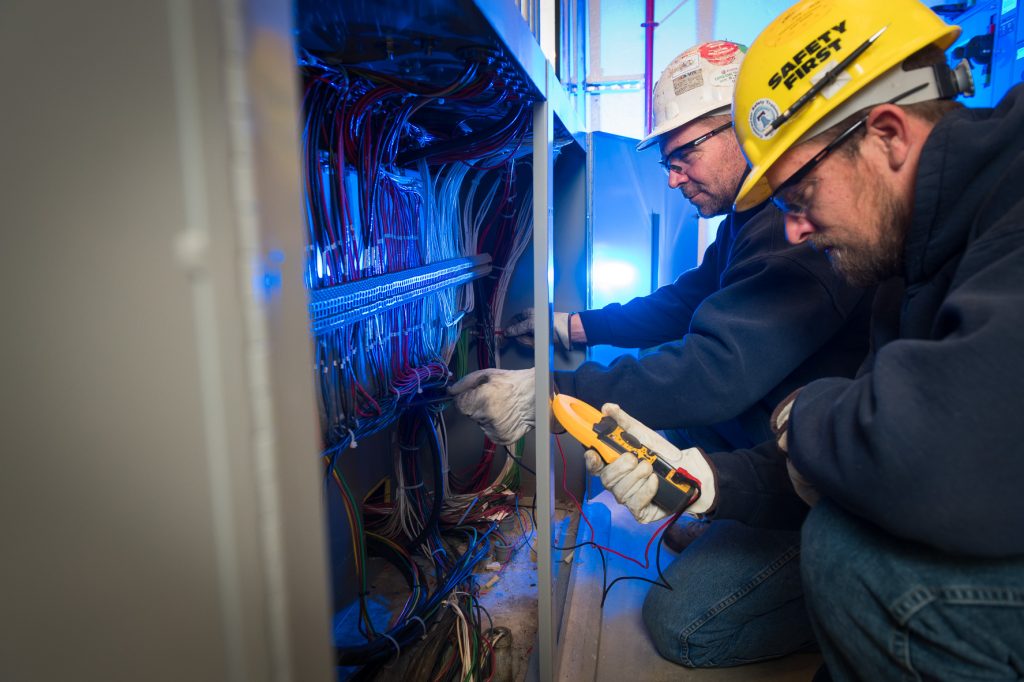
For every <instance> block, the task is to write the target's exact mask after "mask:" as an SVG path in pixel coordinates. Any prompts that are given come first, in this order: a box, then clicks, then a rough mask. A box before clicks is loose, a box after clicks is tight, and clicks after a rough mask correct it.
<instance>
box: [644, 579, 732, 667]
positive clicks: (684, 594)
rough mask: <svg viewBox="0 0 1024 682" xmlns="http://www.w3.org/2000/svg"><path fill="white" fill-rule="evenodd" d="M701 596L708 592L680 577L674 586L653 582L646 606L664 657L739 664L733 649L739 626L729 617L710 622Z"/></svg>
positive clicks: (656, 643) (648, 623)
mask: <svg viewBox="0 0 1024 682" xmlns="http://www.w3.org/2000/svg"><path fill="white" fill-rule="evenodd" d="M702 597H706V594H702V591H701V590H700V589H699V588H697V586H696V585H694V584H692V583H690V582H689V581H685V580H680V579H679V578H676V579H675V580H673V583H672V589H671V590H669V589H666V588H664V587H661V586H658V585H655V586H653V587H652V588H651V589H650V591H649V592H648V593H647V598H646V599H645V600H644V606H643V619H644V625H645V626H646V627H647V633H648V634H649V635H650V637H651V640H652V641H653V642H654V646H655V648H656V649H657V650H658V653H659V654H661V656H662V657H663V658H667V659H668V660H670V661H674V662H675V663H679V664H681V665H684V666H686V667H688V668H715V667H722V666H728V665H736V663H735V662H732V653H733V652H732V651H731V648H732V645H733V644H734V643H735V638H734V634H735V630H736V628H734V627H730V626H729V624H728V623H727V622H725V621H726V620H727V617H723V618H718V619H716V622H715V623H714V624H713V625H709V621H710V620H711V615H710V614H709V609H708V607H707V604H705V603H704V602H703V601H702Z"/></svg>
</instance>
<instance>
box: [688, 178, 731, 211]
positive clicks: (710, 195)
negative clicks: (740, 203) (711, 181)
mask: <svg viewBox="0 0 1024 682" xmlns="http://www.w3.org/2000/svg"><path fill="white" fill-rule="evenodd" d="M694 186H695V187H696V189H697V191H696V192H693V193H691V194H687V193H686V192H683V196H685V197H686V200H687V201H689V202H690V204H691V205H692V206H693V207H694V208H695V209H697V215H699V216H700V217H701V218H713V217H715V216H719V215H723V214H725V213H728V212H729V210H730V209H731V208H732V202H731V201H728V200H725V199H722V198H721V197H720V196H718V195H717V194H715V193H714V192H713V191H712V190H711V189H710V188H708V187H707V186H705V185H691V187H694ZM698 194H699V195H700V204H697V203H694V201H693V197H696V196H697V195H698Z"/></svg>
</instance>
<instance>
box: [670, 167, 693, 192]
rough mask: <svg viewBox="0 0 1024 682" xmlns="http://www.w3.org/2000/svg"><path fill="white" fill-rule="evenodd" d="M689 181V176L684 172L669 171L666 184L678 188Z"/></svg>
mask: <svg viewBox="0 0 1024 682" xmlns="http://www.w3.org/2000/svg"><path fill="white" fill-rule="evenodd" d="M689 181H690V176H689V175H687V174H686V173H679V172H677V171H669V174H668V186H669V187H671V188H672V189H679V188H680V187H681V186H682V185H685V184H686V183H688V182H689Z"/></svg>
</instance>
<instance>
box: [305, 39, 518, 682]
mask: <svg viewBox="0 0 1024 682" xmlns="http://www.w3.org/2000/svg"><path fill="white" fill-rule="evenodd" d="M461 58H462V59H463V60H464V65H463V67H462V68H461V70H459V72H458V74H457V75H456V76H455V77H454V78H453V79H452V80H451V82H449V83H447V84H445V85H443V86H439V87H438V86H427V85H424V84H423V83H420V82H417V81H413V80H409V79H405V78H402V77H399V76H395V75H394V74H384V73H376V72H373V71H370V70H368V69H366V68H361V67H354V66H347V67H341V66H332V65H328V64H326V63H325V62H323V61H320V60H318V59H316V58H314V57H307V58H306V59H305V64H306V73H305V75H306V86H305V92H304V102H303V105H304V111H305V125H304V130H303V138H302V146H303V155H304V160H303V176H304V183H305V210H306V215H307V223H308V230H309V231H308V240H309V243H308V247H307V254H306V255H307V257H306V283H307V286H309V287H310V289H313V290H318V289H324V288H327V287H332V286H336V285H339V284H345V283H350V282H358V281H360V280H364V279H368V278H372V277H379V276H381V275H388V274H392V273H401V272H403V271H406V270H409V269H412V268H418V267H421V266H424V265H428V264H432V263H438V262H442V261H445V260H448V259H453V258H459V257H463V256H469V255H474V254H478V253H489V254H490V255H491V256H492V263H493V265H494V271H493V272H494V275H493V276H492V277H491V279H489V280H488V281H487V282H485V283H483V284H482V285H481V286H480V287H479V288H478V289H475V288H474V287H473V286H458V287H449V288H447V289H443V290H441V291H438V292H433V293H430V294H427V295H425V296H422V297H420V298H416V299H413V300H409V301H408V302H404V303H402V304H401V305H398V306H395V307H391V308H388V309H387V310H385V311H383V312H380V313H378V314H375V315H373V316H372V317H369V318H366V319H362V320H359V321H357V322H351V323H347V324H344V325H342V326H338V327H336V328H332V329H330V330H329V331H325V332H323V333H319V334H317V336H316V339H315V354H314V358H315V366H314V371H315V375H316V381H317V386H318V388H319V391H318V404H319V410H320V417H321V424H322V426H323V434H324V450H323V452H322V459H323V463H324V472H325V475H324V480H325V484H328V483H333V486H334V488H336V490H337V493H338V495H339V497H340V499H341V501H342V504H343V507H344V510H345V516H346V519H347V521H348V527H349V534H350V538H351V544H352V548H353V563H354V568H355V576H356V582H357V586H358V587H357V589H358V607H359V617H358V631H359V634H360V635H361V638H362V640H363V642H362V643H359V644H356V645H347V646H342V647H338V648H337V661H338V664H339V665H343V666H352V665H355V666H362V668H361V670H360V672H359V673H357V677H358V678H360V679H372V678H373V677H374V676H377V679H391V677H389V676H391V675H393V674H395V675H398V676H399V677H401V678H402V679H410V678H411V679H429V680H455V679H460V680H464V679H488V678H489V677H490V676H491V675H493V674H494V666H493V661H492V659H493V654H492V651H491V647H492V643H493V637H494V635H493V634H487V633H491V632H492V631H493V627H489V628H485V624H484V622H483V621H484V616H485V615H486V611H484V609H483V607H482V606H480V604H479V600H478V588H477V586H476V584H475V581H474V578H473V573H472V571H473V568H474V566H476V564H477V563H479V562H480V561H481V560H482V559H484V558H485V557H486V556H487V554H488V551H489V547H490V538H491V537H498V538H499V539H500V540H501V541H502V542H503V543H504V544H506V545H507V544H510V538H508V537H506V536H504V535H501V534H500V531H499V530H498V522H499V521H500V520H501V519H502V518H505V517H507V516H509V515H515V516H516V517H517V518H519V519H520V525H521V526H523V527H524V532H525V524H524V519H525V518H526V515H525V514H523V513H522V511H521V510H520V509H519V505H518V498H517V496H516V491H517V490H518V487H519V476H520V472H519V465H518V464H517V462H516V460H515V459H513V458H511V457H510V458H508V459H506V461H505V463H504V465H503V466H502V467H501V468H500V470H499V471H498V472H497V473H496V474H495V475H493V476H492V475H491V471H492V469H493V468H494V467H493V466H492V460H493V456H494V453H495V451H496V448H495V447H494V445H493V444H487V446H486V447H485V451H484V455H483V457H482V458H481V459H480V461H479V462H478V464H477V465H476V466H474V467H472V469H471V470H470V471H468V472H462V473H461V474H460V475H459V476H453V475H452V473H451V471H450V465H449V463H448V443H447V433H446V428H445V421H444V414H443V411H442V410H443V407H444V404H445V403H444V394H442V393H441V392H440V389H442V388H443V386H445V385H446V384H447V383H448V382H449V381H450V380H451V378H452V375H453V372H452V371H451V368H452V367H454V368H455V370H456V371H455V375H457V376H462V375H464V374H465V372H466V370H467V369H468V364H469V362H468V361H469V357H470V352H471V350H470V346H471V341H473V340H474V339H475V340H476V342H477V346H478V348H480V347H484V349H485V350H484V352H483V353H481V354H479V355H478V358H477V364H478V365H479V366H480V367H487V366H493V365H494V364H495V363H496V361H497V358H496V353H495V343H494V322H493V321H494V320H500V319H501V306H502V304H503V301H504V298H505V295H506V293H507V289H508V283H509V280H510V277H511V273H512V270H513V268H514V266H515V263H516V261H517V260H518V258H519V257H520V256H521V255H522V253H523V252H524V251H525V249H526V246H527V244H528V243H529V239H530V234H531V230H532V223H531V219H530V218H531V211H530V208H531V206H530V182H529V173H526V174H523V173H521V172H520V170H521V169H523V168H526V169H527V170H528V165H524V162H523V161H522V159H523V157H524V156H525V155H526V154H527V153H528V151H529V148H530V145H529V144H527V143H526V141H527V140H528V139H529V138H528V134H529V126H530V116H528V115H527V114H528V112H529V105H530V103H529V102H528V101H525V100H524V99H523V97H522V96H521V95H520V88H519V86H518V85H515V84H514V83H512V82H511V80H510V79H509V76H508V75H507V74H505V75H503V74H502V69H500V68H498V66H499V63H498V60H496V58H495V54H494V52H493V51H490V50H487V49H483V48H470V49H466V50H464V51H462V53H461ZM522 90H523V91H525V88H523V89H522ZM452 103H455V104H456V105H457V107H456V110H457V111H460V112H462V113H460V114H459V115H458V116H457V117H456V118H457V120H452V116H451V115H450V114H446V113H445V112H446V111H447V109H448V108H449V107H450V106H451V105H452ZM478 292H479V294H481V295H482V297H481V295H478ZM478 302H483V303H484V305H483V306H478ZM474 312H475V313H476V317H477V318H479V319H480V320H483V323H482V324H481V323H478V324H477V325H476V329H475V333H474V332H473V330H471V329H470V328H469V327H468V325H467V324H466V320H467V319H471V318H467V317H466V315H467V314H468V313H474ZM391 425H397V428H396V431H395V433H396V439H395V445H394V449H393V458H394V476H395V480H396V486H395V494H394V495H393V496H381V495H371V496H370V497H369V498H368V499H366V500H363V501H360V500H358V498H356V497H355V495H354V494H353V491H352V489H351V488H350V486H349V484H348V482H347V481H346V478H345V475H344V469H345V457H344V456H343V455H344V453H345V452H346V451H348V449H349V448H351V447H355V446H356V445H357V443H358V440H359V439H361V438H363V437H365V436H368V435H370V434H373V433H376V432H378V431H380V430H382V429H384V428H387V427H389V426H391ZM521 447H522V446H521V444H520V445H519V453H520V454H521ZM370 556H379V557H383V558H384V559H386V560H387V561H388V562H389V563H390V564H392V565H393V566H394V567H395V568H396V570H398V571H399V573H401V575H402V576H403V577H404V578H405V581H406V585H407V587H408V594H407V597H406V599H405V602H404V604H401V605H398V606H396V607H395V609H394V613H393V616H392V618H391V621H390V623H387V624H386V625H385V624H383V623H374V619H373V618H371V615H370V610H369V608H368V602H367V598H368V596H369V593H370V586H371V582H372V581H371V580H369V577H368V570H367V565H368V563H367V562H368V558H369V557H370ZM486 620H487V621H489V620H490V618H489V617H487V618H486ZM490 625H491V626H493V624H490ZM421 641H422V643H421ZM409 661H414V662H417V663H416V664H415V665H407V663H408V662H409ZM385 666H389V667H385ZM389 671H390V672H389ZM398 671H402V672H401V673H400V674H399V673H398ZM395 679H397V677H396V678H395Z"/></svg>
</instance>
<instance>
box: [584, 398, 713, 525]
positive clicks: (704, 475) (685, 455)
mask: <svg viewBox="0 0 1024 682" xmlns="http://www.w3.org/2000/svg"><path fill="white" fill-rule="evenodd" d="M601 412H602V413H603V414H605V415H607V416H609V417H611V418H612V419H614V420H615V421H616V423H618V425H619V426H621V427H622V428H623V430H625V431H626V432H628V433H629V434H630V435H632V436H633V437H634V438H636V439H637V440H638V441H640V443H641V444H642V445H646V446H647V447H648V448H650V449H651V450H653V451H654V452H657V453H658V454H659V455H661V457H662V459H664V460H665V461H667V462H668V463H669V464H671V465H672V466H673V467H682V468H683V469H685V470H686V471H687V473H688V474H689V475H690V477H691V478H695V479H697V481H698V482H699V483H700V497H698V498H697V500H696V501H695V502H694V503H693V504H691V505H690V506H689V507H687V508H686V511H687V513H691V514H702V513H704V512H707V511H708V510H710V509H711V507H712V506H713V505H714V503H715V496H716V494H717V490H716V483H715V472H714V469H712V468H711V464H710V463H709V462H708V460H707V459H706V458H705V456H704V453H703V452H701V450H700V448H687V449H686V450H680V449H679V448H677V447H675V446H674V445H672V444H671V443H669V442H668V441H667V440H665V438H664V437H662V436H661V435H660V434H658V433H657V432H656V431H653V430H652V429H649V428H647V427H646V426H644V425H643V424H641V423H640V422H638V421H637V420H636V419H633V417H631V416H629V415H628V414H626V413H625V412H624V411H623V410H622V408H621V407H619V406H618V405H615V404H614V403H605V404H604V406H602V407H601ZM583 456H584V458H585V459H586V462H587V471H589V472H590V473H592V474H598V475H600V476H601V483H602V484H604V487H605V489H606V490H608V491H609V492H611V494H612V495H613V496H614V497H615V499H616V500H618V501H619V503H620V504H623V505H625V506H626V508H628V509H629V511H630V512H632V514H633V516H634V517H635V518H636V520H637V521H639V522H640V523H651V522H652V521H657V520H658V519H663V518H665V517H666V516H668V514H669V512H668V511H667V510H665V509H662V508H661V507H659V506H657V505H655V504H654V503H653V502H652V500H653V499H654V494H655V493H656V492H657V491H658V477H657V475H656V474H655V473H654V470H653V468H652V467H651V465H650V464H649V463H648V462H640V461H638V460H637V458H636V457H635V456H633V455H631V454H625V455H621V456H619V458H618V459H617V460H615V461H614V462H612V463H611V464H609V465H607V466H605V464H604V461H603V460H602V459H601V456H600V455H598V454H597V452H595V451H594V450H587V451H586V452H585V453H583Z"/></svg>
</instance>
